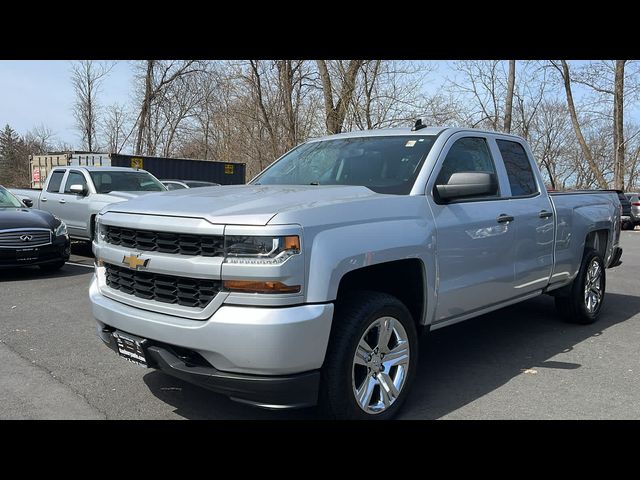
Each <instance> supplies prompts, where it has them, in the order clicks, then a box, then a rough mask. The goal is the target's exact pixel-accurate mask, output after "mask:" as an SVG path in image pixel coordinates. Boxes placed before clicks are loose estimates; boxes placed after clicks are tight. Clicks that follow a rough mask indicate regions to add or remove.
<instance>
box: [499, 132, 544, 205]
mask: <svg viewBox="0 0 640 480" xmlns="http://www.w3.org/2000/svg"><path fill="white" fill-rule="evenodd" d="M496 143H497V144H498V149H499V150H500V155H502V160H503V162H504V167H505V169H506V170H507V177H508V178H509V186H510V187H511V196H512V197H527V196H531V195H536V194H538V192H539V189H538V185H537V183H536V177H535V176H534V174H533V169H532V168H531V162H530V161H529V157H528V156H527V152H525V150H524V148H523V147H522V145H520V143H518V142H513V141H510V140H500V139H497V140H496Z"/></svg>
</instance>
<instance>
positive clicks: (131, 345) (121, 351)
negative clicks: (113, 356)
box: [112, 330, 149, 367]
mask: <svg viewBox="0 0 640 480" xmlns="http://www.w3.org/2000/svg"><path fill="white" fill-rule="evenodd" d="M112 335H113V338H114V340H115V341H116V347H117V349H118V355H120V356H121V357H123V358H124V359H126V360H128V361H130V362H131V363H135V364H136V365H140V366H142V367H148V366H149V365H148V363H147V357H146V355H145V353H144V344H145V343H146V342H147V340H146V339H145V338H141V337H137V336H135V335H131V334H129V333H123V332H120V331H119V330H116V331H115V332H113V333H112Z"/></svg>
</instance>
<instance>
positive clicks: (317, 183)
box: [309, 181, 320, 185]
mask: <svg viewBox="0 0 640 480" xmlns="http://www.w3.org/2000/svg"><path fill="white" fill-rule="evenodd" d="M309 185H320V182H318V181H316V182H311V183H310V184H309Z"/></svg>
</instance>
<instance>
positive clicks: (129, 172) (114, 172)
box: [10, 166, 167, 240]
mask: <svg viewBox="0 0 640 480" xmlns="http://www.w3.org/2000/svg"><path fill="white" fill-rule="evenodd" d="M166 190H167V188H166V187H165V186H164V185H163V184H162V183H160V181H159V180H158V179H156V178H155V177H154V176H153V175H151V174H150V173H149V172H146V171H144V170H134V169H131V168H121V167H82V166H69V167H58V168H54V169H53V170H51V172H50V173H49V176H48V177H47V180H46V182H45V185H44V189H42V190H39V189H11V190H10V191H11V192H12V193H13V194H14V195H16V196H17V197H18V198H20V199H21V200H22V201H24V202H25V204H26V205H27V206H30V207H34V208H37V209H39V210H44V211H47V212H50V213H52V214H54V215H56V216H57V217H58V218H60V219H61V220H62V221H64V222H65V223H66V224H67V229H68V231H69V236H70V237H71V238H75V239H78V240H92V239H93V233H94V232H93V228H94V219H95V217H96V215H97V214H98V212H99V211H100V210H102V208H104V207H105V206H106V205H109V204H111V203H114V202H124V201H126V200H129V199H131V198H135V197H137V196H139V195H142V194H146V193H150V192H163V191H166Z"/></svg>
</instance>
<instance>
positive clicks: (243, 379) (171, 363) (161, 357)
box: [98, 327, 320, 409]
mask: <svg viewBox="0 0 640 480" xmlns="http://www.w3.org/2000/svg"><path fill="white" fill-rule="evenodd" d="M113 331H114V330H113V329H112V328H109V327H105V328H102V329H101V328H99V329H98V334H99V336H100V338H101V339H102V341H103V342H104V343H106V344H107V346H108V347H109V348H111V349H112V350H114V351H115V352H118V347H117V344H116V340H115V338H114V337H113V334H112V333H113ZM123 333H126V332H123ZM143 350H144V353H145V356H146V359H147V364H148V366H149V367H151V368H155V369H158V370H160V371H162V372H165V373H167V374H168V375H171V376H173V377H176V378H179V379H181V380H184V381H185V382H188V383H193V384H195V385H198V386H200V387H203V388H206V389H208V390H211V391H213V392H216V393H221V394H223V395H226V396H227V397H229V398H230V399H231V400H235V401H237V402H241V403H248V404H250V405H254V406H258V407H263V408H273V409H285V408H302V407H311V406H313V405H316V403H317V401H318V388H319V384H320V372H319V371H317V370H316V371H312V372H305V373H299V374H295V375H279V376H266V375H247V374H238V373H229V372H222V371H220V370H217V369H216V368H215V367H213V366H212V365H211V364H209V363H208V362H206V361H205V360H204V359H202V357H200V358H199V359H198V358H194V357H196V356H197V357H199V355H197V354H195V355H193V353H194V352H191V354H190V353H189V352H186V351H185V350H184V349H181V348H180V347H175V346H172V345H167V344H163V343H160V342H155V341H153V340H146V341H145V343H144V345H143ZM195 362H197V363H195Z"/></svg>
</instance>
